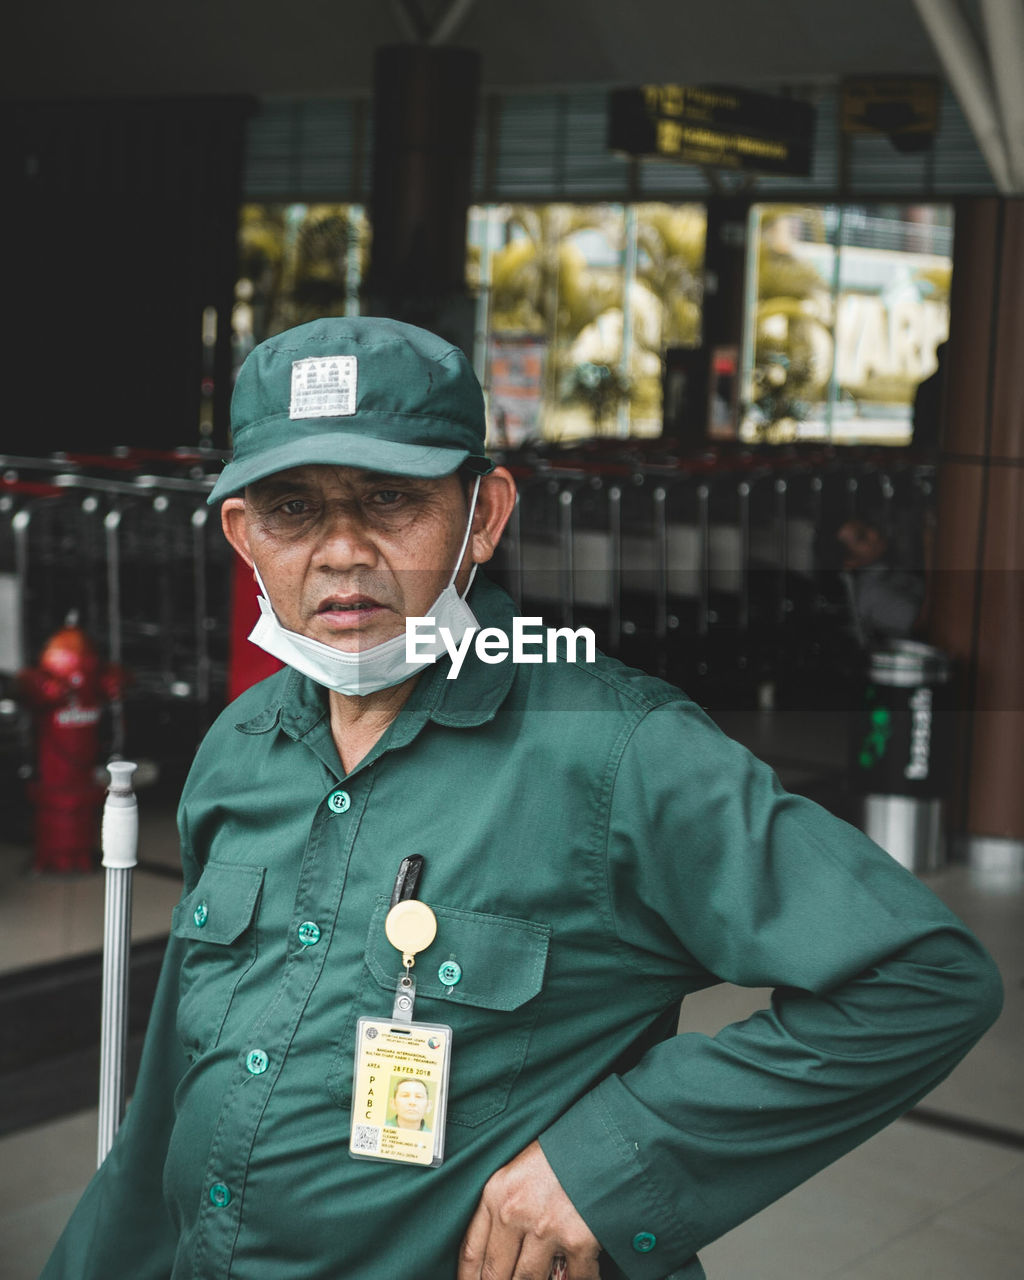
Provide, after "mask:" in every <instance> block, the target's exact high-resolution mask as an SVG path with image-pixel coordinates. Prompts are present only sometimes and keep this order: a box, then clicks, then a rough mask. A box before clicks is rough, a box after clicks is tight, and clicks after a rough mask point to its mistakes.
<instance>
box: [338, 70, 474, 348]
mask: <svg viewBox="0 0 1024 1280" xmlns="http://www.w3.org/2000/svg"><path fill="white" fill-rule="evenodd" d="M478 81H479V56H478V54H476V53H475V52H473V51H471V50H468V49H451V48H447V47H444V46H441V47H438V48H432V47H430V46H427V45H393V46H389V47H388V48H384V49H378V50H377V55H376V66H375V71H374V115H373V127H374V138H373V194H372V197H371V221H372V225H373V242H372V246H371V250H370V268H369V271H368V273H367V279H366V283H365V286H364V297H363V307H364V310H365V311H366V312H367V313H368V314H370V315H387V316H391V317H393V318H394V319H397V320H406V321H409V322H410V323H412V324H419V325H423V327H424V328H427V329H431V330H433V331H434V332H436V333H440V334H441V335H442V336H443V337H446V338H448V339H449V340H450V341H452V342H455V343H457V344H458V345H459V346H460V347H462V349H463V350H464V351H466V352H467V354H469V355H470V356H472V347H473V321H474V303H473V300H472V298H471V297H470V296H469V293H468V292H467V289H466V212H467V209H468V207H469V199H470V183H471V178H472V163H473V138H474V133H475V124H476V108H477V91H478Z"/></svg>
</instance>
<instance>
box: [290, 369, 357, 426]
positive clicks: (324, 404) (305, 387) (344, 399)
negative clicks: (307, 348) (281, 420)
mask: <svg viewBox="0 0 1024 1280" xmlns="http://www.w3.org/2000/svg"><path fill="white" fill-rule="evenodd" d="M356 366H357V359H356V357H355V356H308V357H307V358H306V359H305V360H294V361H293V362H292V398H291V403H290V405H289V406H288V417H289V418H344V417H347V416H349V415H350V414H353V413H355V411H356Z"/></svg>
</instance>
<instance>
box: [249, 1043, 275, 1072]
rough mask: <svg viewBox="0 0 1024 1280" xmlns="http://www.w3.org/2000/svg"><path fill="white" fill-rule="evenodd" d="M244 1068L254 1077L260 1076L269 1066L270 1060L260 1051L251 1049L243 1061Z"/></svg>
mask: <svg viewBox="0 0 1024 1280" xmlns="http://www.w3.org/2000/svg"><path fill="white" fill-rule="evenodd" d="M245 1066H246V1070H247V1071H249V1072H251V1073H252V1074H253V1075H254V1076H261V1075H262V1074H263V1073H264V1071H266V1069H267V1067H269V1066H270V1059H269V1058H268V1057H267V1055H266V1054H265V1053H264V1052H263V1050H262V1049H253V1050H252V1051H251V1052H250V1054H249V1056H248V1057H247V1058H246V1060H245Z"/></svg>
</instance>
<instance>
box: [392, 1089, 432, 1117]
mask: <svg viewBox="0 0 1024 1280" xmlns="http://www.w3.org/2000/svg"><path fill="white" fill-rule="evenodd" d="M427 1101H428V1098H427V1087H426V1085H424V1084H421V1083H420V1082H419V1081H418V1080H403V1081H402V1083H401V1084H400V1085H399V1086H398V1088H397V1089H396V1090H395V1097H394V1106H395V1115H396V1116H397V1117H398V1119H399V1121H400V1122H401V1123H402V1124H406V1125H412V1126H416V1127H418V1126H419V1123H420V1121H421V1120H422V1119H423V1118H424V1116H425V1115H426V1114H427Z"/></svg>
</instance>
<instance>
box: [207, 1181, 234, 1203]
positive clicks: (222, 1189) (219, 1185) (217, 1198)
mask: <svg viewBox="0 0 1024 1280" xmlns="http://www.w3.org/2000/svg"><path fill="white" fill-rule="evenodd" d="M210 1201H211V1203H212V1204H215V1205H216V1206H217V1208H218V1209H223V1208H224V1206H225V1205H226V1204H230V1203H231V1190H230V1188H228V1187H226V1186H225V1185H224V1183H223V1182H215V1183H214V1184H213V1186H212V1187H211V1188H210Z"/></svg>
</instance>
